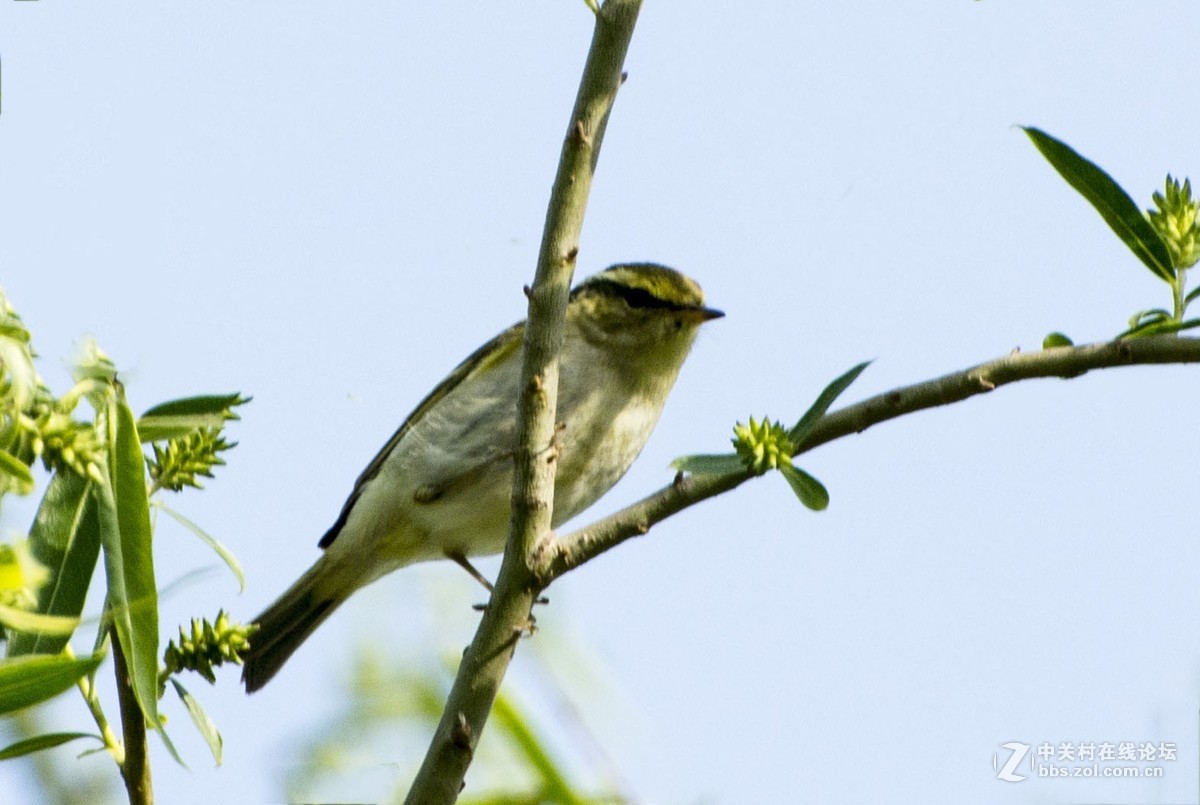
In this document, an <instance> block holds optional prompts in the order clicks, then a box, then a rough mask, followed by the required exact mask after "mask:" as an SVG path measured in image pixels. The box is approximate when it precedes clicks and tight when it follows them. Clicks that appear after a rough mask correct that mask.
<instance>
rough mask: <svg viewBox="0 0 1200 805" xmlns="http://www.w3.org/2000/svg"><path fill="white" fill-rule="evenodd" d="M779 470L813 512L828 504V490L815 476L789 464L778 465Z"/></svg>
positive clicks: (822, 509)
mask: <svg viewBox="0 0 1200 805" xmlns="http://www.w3.org/2000/svg"><path fill="white" fill-rule="evenodd" d="M779 471H780V472H782V473H783V477H784V478H786V479H787V482H788V484H789V485H790V486H791V487H792V491H793V492H795V493H796V497H798V498H800V502H801V503H803V504H804V505H805V506H807V507H808V508H810V509H812V510H813V511H815V512H819V511H824V510H825V509H826V507H828V506H829V492H828V491H826V489H825V486H824V485H823V484H822V483H821V482H820V481H818V480H817V479H816V478H814V477H812V476H811V475H809V474H808V473H807V472H805V471H804V470H802V469H800V468H799V467H793V466H791V465H790V464H787V465H784V466H782V467H780V468H779Z"/></svg>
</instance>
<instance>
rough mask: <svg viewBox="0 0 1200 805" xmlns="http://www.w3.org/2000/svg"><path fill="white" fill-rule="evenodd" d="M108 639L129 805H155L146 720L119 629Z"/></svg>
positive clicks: (112, 629)
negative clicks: (118, 637) (135, 690)
mask: <svg viewBox="0 0 1200 805" xmlns="http://www.w3.org/2000/svg"><path fill="white" fill-rule="evenodd" d="M109 639H110V640H111V641H112V653H113V665H114V666H115V671H116V675H117V702H118V704H119V705H120V707H121V732H122V733H123V738H124V746H125V760H124V762H123V763H122V764H121V777H123V778H124V779H125V791H126V792H127V793H128V795H129V805H151V804H152V803H153V802H154V785H153V781H152V780H151V778H150V754H149V752H148V747H147V745H146V716H145V715H143V713H142V707H141V705H139V704H138V700H137V694H135V693H134V691H133V680H132V678H131V677H130V676H129V667H128V665H127V664H126V662H125V652H124V651H123V650H122V648H121V641H120V640H118V639H117V628H116V626H112V627H111V633H110V635H109Z"/></svg>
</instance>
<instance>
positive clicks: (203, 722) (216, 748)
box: [171, 679, 225, 766]
mask: <svg viewBox="0 0 1200 805" xmlns="http://www.w3.org/2000/svg"><path fill="white" fill-rule="evenodd" d="M171 684H172V685H173V686H174V688H175V693H176V695H177V696H179V700H180V701H181V702H183V706H184V707H186V708H187V711H188V715H189V716H191V717H192V723H193V724H195V725H196V729H197V730H198V731H199V732H200V737H202V738H203V739H204V742H205V743H206V744H208V751H209V752H211V753H212V756H213V760H214V761H216V763H217V765H218V766H220V765H221V756H222V753H223V751H224V747H225V741H224V739H222V738H221V731H220V730H218V729H217V725H216V724H214V723H213V720H212V719H211V718H209V717H208V714H207V713H205V712H204V708H202V707H201V706H200V702H198V701H196V697H194V696H193V695H192V694H190V693H188V691H187V689H186V688H185V687H184V686H183V685H181V684H179V682H178V680H176V679H172V680H171Z"/></svg>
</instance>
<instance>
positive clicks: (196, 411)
mask: <svg viewBox="0 0 1200 805" xmlns="http://www.w3.org/2000/svg"><path fill="white" fill-rule="evenodd" d="M249 401H250V398H249V397H243V396H242V395H241V394H214V395H207V396H203V397H188V398H186V399H182V400H172V401H171V402H166V403H163V404H161V405H156V406H154V407H153V408H151V409H150V410H149V411H147V412H146V413H144V414H142V417H141V419H139V420H138V423H137V429H138V435H139V436H140V438H141V440H142V441H143V442H161V441H165V440H167V439H178V438H180V437H183V436H187V435H188V434H190V433H193V432H195V431H197V430H200V429H201V428H219V427H221V426H222V425H224V424H225V423H226V422H227V421H228V420H230V419H238V415H237V414H236V413H234V411H233V409H234V407H235V406H238V405H244V404H245V403H248V402H249Z"/></svg>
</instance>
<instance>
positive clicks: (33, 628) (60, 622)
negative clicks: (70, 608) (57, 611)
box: [0, 604, 79, 637]
mask: <svg viewBox="0 0 1200 805" xmlns="http://www.w3.org/2000/svg"><path fill="white" fill-rule="evenodd" d="M0 624H4V625H5V626H6V627H8V628H9V629H12V630H15V631H18V632H36V633H38V634H48V635H58V636H60V637H70V636H71V635H72V634H74V633H75V629H76V627H78V626H79V618H64V617H60V616H57V615H39V614H38V613H36V612H30V611H28V610H25V609H17V608H16V607H10V606H6V605H4V604H0Z"/></svg>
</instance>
